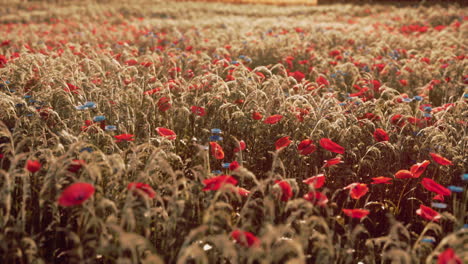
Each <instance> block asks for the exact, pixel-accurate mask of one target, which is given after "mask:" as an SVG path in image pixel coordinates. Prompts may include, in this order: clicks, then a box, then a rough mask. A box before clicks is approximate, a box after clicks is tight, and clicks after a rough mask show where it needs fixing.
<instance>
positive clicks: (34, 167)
mask: <svg viewBox="0 0 468 264" xmlns="http://www.w3.org/2000/svg"><path fill="white" fill-rule="evenodd" d="M41 167H42V165H41V163H40V162H39V161H37V160H28V161H26V169H27V170H28V171H29V172H31V173H35V172H38V171H39V170H40V169H41Z"/></svg>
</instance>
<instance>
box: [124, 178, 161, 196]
mask: <svg viewBox="0 0 468 264" xmlns="http://www.w3.org/2000/svg"><path fill="white" fill-rule="evenodd" d="M127 190H132V191H133V192H134V193H138V194H145V195H147V196H148V197H149V198H154V196H156V192H155V191H154V190H153V188H152V187H151V186H149V185H148V184H146V183H141V182H131V183H129V184H128V185H127Z"/></svg>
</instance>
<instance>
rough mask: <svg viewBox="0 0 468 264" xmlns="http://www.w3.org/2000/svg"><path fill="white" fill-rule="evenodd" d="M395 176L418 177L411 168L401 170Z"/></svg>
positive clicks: (400, 177)
mask: <svg viewBox="0 0 468 264" xmlns="http://www.w3.org/2000/svg"><path fill="white" fill-rule="evenodd" d="M395 178H397V179H409V178H417V177H414V176H413V173H411V171H409V170H399V171H397V172H396V173H395Z"/></svg>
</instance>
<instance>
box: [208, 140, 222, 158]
mask: <svg viewBox="0 0 468 264" xmlns="http://www.w3.org/2000/svg"><path fill="white" fill-rule="evenodd" d="M210 147H211V155H213V157H215V159H224V151H223V148H222V147H221V146H220V145H219V144H218V143H216V142H210Z"/></svg>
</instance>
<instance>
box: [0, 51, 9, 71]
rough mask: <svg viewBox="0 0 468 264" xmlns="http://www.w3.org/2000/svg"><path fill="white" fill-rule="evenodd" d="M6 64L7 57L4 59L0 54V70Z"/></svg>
mask: <svg viewBox="0 0 468 264" xmlns="http://www.w3.org/2000/svg"><path fill="white" fill-rule="evenodd" d="M7 62H8V59H7V57H5V55H2V54H0V68H4V67H5V65H6V64H7Z"/></svg>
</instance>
